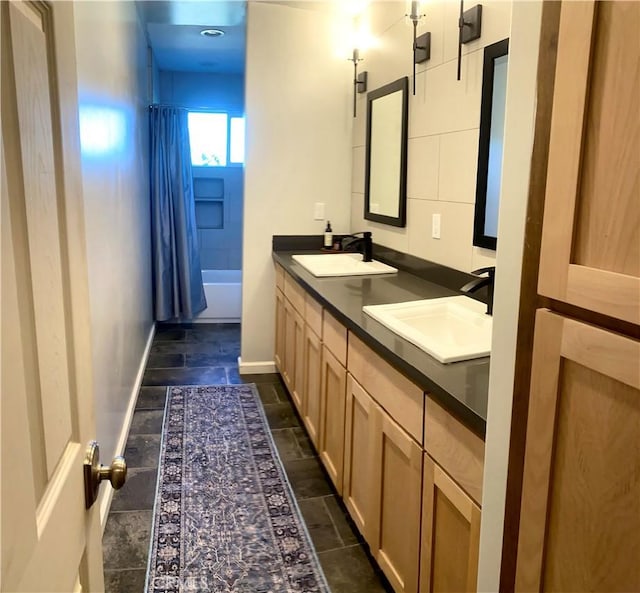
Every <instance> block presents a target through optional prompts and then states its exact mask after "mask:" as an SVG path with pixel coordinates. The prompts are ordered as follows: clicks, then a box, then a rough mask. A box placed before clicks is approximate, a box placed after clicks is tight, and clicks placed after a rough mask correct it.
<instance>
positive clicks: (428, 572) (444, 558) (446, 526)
mask: <svg viewBox="0 0 640 593" xmlns="http://www.w3.org/2000/svg"><path fill="white" fill-rule="evenodd" d="M480 515H481V513H480V508H479V507H478V505H476V504H475V503H474V502H473V500H472V499H471V498H470V497H469V496H467V494H466V493H465V492H464V490H462V488H460V487H459V486H458V485H457V484H456V483H455V482H454V481H453V480H452V479H451V478H450V477H449V476H448V475H447V474H446V473H445V472H444V470H443V469H442V468H441V467H440V466H439V465H438V464H436V463H434V461H433V460H432V459H431V458H430V457H429V456H428V455H427V454H426V453H425V455H424V487H423V493H422V550H421V554H420V555H421V561H420V564H421V572H420V593H431V591H437V592H438V593H449V592H450V593H460V592H462V591H469V592H471V591H476V581H477V578H478V551H479V544H480Z"/></svg>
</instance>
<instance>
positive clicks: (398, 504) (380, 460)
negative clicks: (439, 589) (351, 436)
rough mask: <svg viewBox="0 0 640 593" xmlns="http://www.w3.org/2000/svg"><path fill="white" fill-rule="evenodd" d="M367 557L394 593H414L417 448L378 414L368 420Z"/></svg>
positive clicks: (417, 535)
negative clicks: (370, 435) (371, 444)
mask: <svg viewBox="0 0 640 593" xmlns="http://www.w3.org/2000/svg"><path fill="white" fill-rule="evenodd" d="M373 422H374V431H375V433H376V434H375V445H374V448H373V478H372V483H373V485H374V489H373V493H372V498H373V503H372V504H373V511H372V522H371V530H370V534H371V541H370V544H369V545H370V548H371V553H372V554H373V556H374V558H375V559H376V560H377V562H378V564H379V565H380V568H381V569H382V571H383V572H384V573H385V575H386V576H387V578H388V579H389V582H390V583H391V585H392V586H393V588H394V590H395V591H396V592H397V593H415V592H416V591H417V589H418V566H419V555H418V553H419V548H420V493H421V491H422V448H421V447H420V446H419V445H418V444H417V443H416V442H415V441H414V440H413V439H412V438H411V437H410V436H409V435H408V434H407V433H406V432H405V431H404V430H402V428H401V427H400V426H399V425H398V424H396V423H395V422H394V421H393V420H392V419H391V418H390V417H389V416H388V415H387V414H386V413H385V412H384V411H382V409H379V410H378V413H377V414H374V418H373Z"/></svg>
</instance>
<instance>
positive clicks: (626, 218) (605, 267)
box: [538, 1, 640, 323]
mask: <svg viewBox="0 0 640 593" xmlns="http://www.w3.org/2000/svg"><path fill="white" fill-rule="evenodd" d="M639 30H640V3H638V2H593V1H580V2H563V4H562V9H561V15H560V30H559V35H558V55H557V64H556V76H555V88H554V98H553V113H552V119H551V136H550V143H549V165H548V170H547V184H546V196H545V209H544V225H543V233H542V248H541V255H540V276H539V283H538V290H539V292H540V294H542V295H544V296H548V297H551V298H554V299H557V300H560V301H564V302H567V303H571V304H573V305H577V306H579V307H582V308H584V309H588V310H590V311H596V312H598V313H603V314H605V315H608V316H611V317H615V318H617V319H622V320H625V321H629V322H632V323H640V197H639V196H640V175H639V174H638V170H639V168H640V161H639V157H638V155H639V154H640V109H639V108H638V105H639V104H640V68H639V66H638V64H640V43H638V31H639Z"/></svg>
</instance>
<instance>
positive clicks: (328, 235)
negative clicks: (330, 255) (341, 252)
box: [324, 220, 333, 249]
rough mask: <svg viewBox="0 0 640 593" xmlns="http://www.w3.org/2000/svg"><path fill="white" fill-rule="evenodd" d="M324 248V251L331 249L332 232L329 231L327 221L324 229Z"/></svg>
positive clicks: (329, 224)
mask: <svg viewBox="0 0 640 593" xmlns="http://www.w3.org/2000/svg"><path fill="white" fill-rule="evenodd" d="M324 246H325V248H326V249H331V247H333V231H332V230H331V222H330V221H328V220H327V228H326V229H324Z"/></svg>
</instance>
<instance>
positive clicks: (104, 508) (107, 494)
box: [98, 323, 156, 535]
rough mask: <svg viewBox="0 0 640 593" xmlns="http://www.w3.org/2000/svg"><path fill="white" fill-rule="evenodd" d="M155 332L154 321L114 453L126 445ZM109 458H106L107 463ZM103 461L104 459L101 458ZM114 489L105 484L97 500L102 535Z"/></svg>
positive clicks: (120, 452)
mask: <svg viewBox="0 0 640 593" xmlns="http://www.w3.org/2000/svg"><path fill="white" fill-rule="evenodd" d="M155 334H156V324H155V323H154V324H153V325H152V326H151V329H150V330H149V337H148V338H147V344H146V346H145V349H144V353H143V354H142V359H141V360H140V366H139V367H138V373H137V375H136V380H135V382H134V384H133V389H132V390H131V395H130V396H129V405H128V406H127V413H126V414H125V417H124V421H123V423H122V430H121V431H120V437H119V438H118V444H117V446H116V455H123V454H124V448H125V447H126V445H127V438H128V436H129V428H130V427H131V421H132V420H133V412H134V411H135V409H136V400H137V399H138V392H139V391H140V386H141V385H142V377H143V376H144V370H145V368H146V366H147V360H148V359H149V352H150V351H151V345H152V344H153V337H154V336H155ZM110 461H111V460H107V461H106V463H109V462H110ZM102 462H103V463H105V460H102ZM114 492H115V491H114V489H113V488H111V487H110V486H109V485H106V486H105V487H103V488H102V489H101V492H100V494H99V497H98V500H99V505H100V526H101V527H102V533H103V535H104V528H105V526H106V524H107V517H108V516H109V509H110V508H111V501H112V500H113V493H114Z"/></svg>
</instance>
